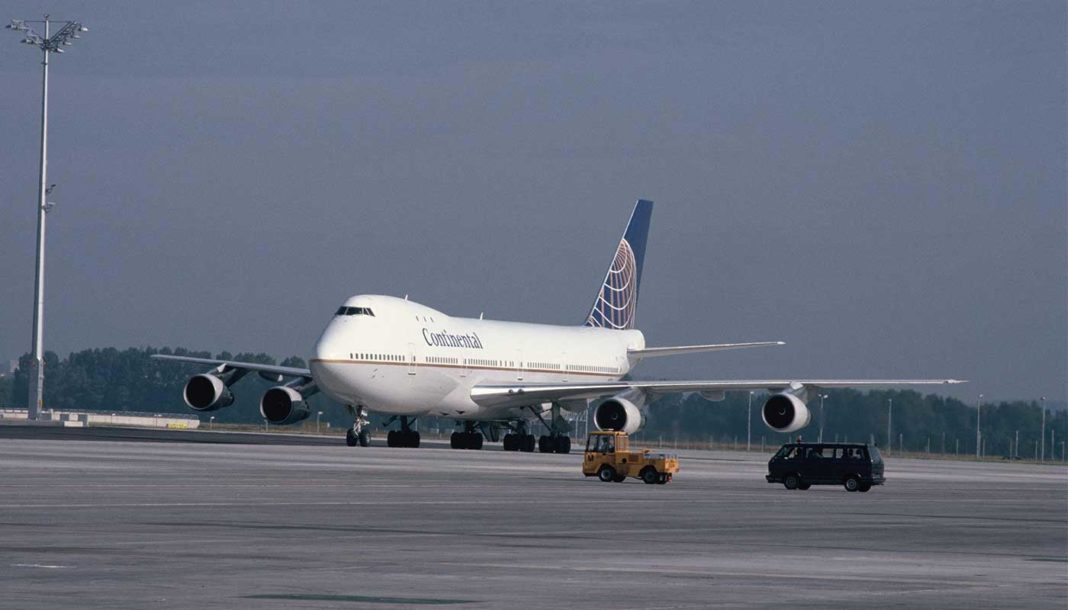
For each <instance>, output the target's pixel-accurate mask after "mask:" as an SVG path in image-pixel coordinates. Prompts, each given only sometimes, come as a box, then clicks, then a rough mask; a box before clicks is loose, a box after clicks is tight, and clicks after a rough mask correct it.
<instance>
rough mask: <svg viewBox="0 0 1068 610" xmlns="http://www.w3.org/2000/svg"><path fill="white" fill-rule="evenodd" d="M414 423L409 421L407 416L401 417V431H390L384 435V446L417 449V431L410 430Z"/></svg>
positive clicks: (412, 420)
mask: <svg viewBox="0 0 1068 610" xmlns="http://www.w3.org/2000/svg"><path fill="white" fill-rule="evenodd" d="M391 421H392V420H391ZM414 422H415V420H414V419H411V420H409V419H408V416H407V415H401V416H400V424H401V429H400V430H390V431H389V432H388V433H387V434H386V445H388V446H390V447H418V446H419V432H418V431H417V430H412V424H413V423H414Z"/></svg>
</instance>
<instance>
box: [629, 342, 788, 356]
mask: <svg viewBox="0 0 1068 610" xmlns="http://www.w3.org/2000/svg"><path fill="white" fill-rule="evenodd" d="M779 345H786V342H784V341H757V342H753V343H710V344H708V345H678V346H675V347H647V348H645V349H629V350H627V355H628V356H636V357H638V358H652V357H654V356H675V355H677V354H692V353H696V352H722V351H726V350H729V349H746V348H749V347H773V346H779Z"/></svg>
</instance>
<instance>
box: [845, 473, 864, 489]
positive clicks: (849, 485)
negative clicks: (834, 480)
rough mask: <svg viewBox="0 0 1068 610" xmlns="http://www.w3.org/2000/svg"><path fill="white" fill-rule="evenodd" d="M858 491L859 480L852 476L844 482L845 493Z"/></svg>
mask: <svg viewBox="0 0 1068 610" xmlns="http://www.w3.org/2000/svg"><path fill="white" fill-rule="evenodd" d="M858 489H860V479H858V478H857V477H854V476H850V477H847V478H846V480H845V490H846V491H856V490H858Z"/></svg>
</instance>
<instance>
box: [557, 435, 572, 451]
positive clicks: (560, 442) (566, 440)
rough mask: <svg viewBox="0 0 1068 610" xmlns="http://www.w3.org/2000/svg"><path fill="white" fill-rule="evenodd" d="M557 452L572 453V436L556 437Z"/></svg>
mask: <svg viewBox="0 0 1068 610" xmlns="http://www.w3.org/2000/svg"><path fill="white" fill-rule="evenodd" d="M556 452H557V453H571V437H570V436H558V437H556Z"/></svg>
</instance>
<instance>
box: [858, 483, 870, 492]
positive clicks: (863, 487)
mask: <svg viewBox="0 0 1068 610" xmlns="http://www.w3.org/2000/svg"><path fill="white" fill-rule="evenodd" d="M870 489H871V484H870V483H861V484H860V487H858V488H857V491H859V492H865V491H868V490H870Z"/></svg>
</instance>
